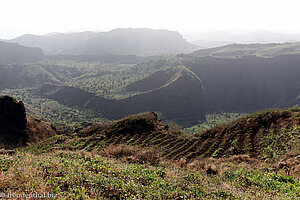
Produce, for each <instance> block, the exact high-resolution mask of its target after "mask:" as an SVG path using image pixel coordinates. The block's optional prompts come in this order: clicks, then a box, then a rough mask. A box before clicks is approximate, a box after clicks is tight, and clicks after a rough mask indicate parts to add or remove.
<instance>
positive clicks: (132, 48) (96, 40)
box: [10, 28, 197, 56]
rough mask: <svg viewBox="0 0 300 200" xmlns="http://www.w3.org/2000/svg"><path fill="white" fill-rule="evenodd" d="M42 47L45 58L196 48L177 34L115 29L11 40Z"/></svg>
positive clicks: (163, 52)
mask: <svg viewBox="0 0 300 200" xmlns="http://www.w3.org/2000/svg"><path fill="white" fill-rule="evenodd" d="M10 41H11V42H16V43H18V44H21V45H26V46H30V47H40V48H42V49H43V50H44V52H45V53H46V54H68V55H96V54H103V53H110V54H119V55H141V56H151V55H159V54H174V53H183V52H188V51H191V50H195V49H196V48H197V46H196V45H193V44H190V43H188V42H186V41H185V40H184V39H183V37H182V36H181V35H180V34H179V33H178V32H174V31H167V30H152V29H130V28H129V29H114V30H111V31H109V32H81V33H70V34H53V35H43V36H37V35H24V36H21V37H19V38H15V39H12V40H10Z"/></svg>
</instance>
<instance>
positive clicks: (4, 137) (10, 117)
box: [0, 96, 28, 148]
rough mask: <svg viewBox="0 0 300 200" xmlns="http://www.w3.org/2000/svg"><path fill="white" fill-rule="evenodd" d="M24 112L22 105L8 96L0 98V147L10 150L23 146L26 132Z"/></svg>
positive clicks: (26, 135) (26, 136)
mask: <svg viewBox="0 0 300 200" xmlns="http://www.w3.org/2000/svg"><path fill="white" fill-rule="evenodd" d="M26 122H27V120H26V112H25V107H24V104H23V103H22V102H21V101H20V102H18V101H17V100H15V99H14V98H12V97H9V96H0V145H1V146H2V147H5V148H12V147H16V146H21V145H24V144H25V143H26V141H27V138H28V134H27V131H26Z"/></svg>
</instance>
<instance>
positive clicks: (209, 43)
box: [192, 30, 300, 48]
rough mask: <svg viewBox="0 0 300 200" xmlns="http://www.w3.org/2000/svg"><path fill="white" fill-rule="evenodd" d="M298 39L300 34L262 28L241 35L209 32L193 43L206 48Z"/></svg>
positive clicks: (299, 39)
mask: <svg viewBox="0 0 300 200" xmlns="http://www.w3.org/2000/svg"><path fill="white" fill-rule="evenodd" d="M297 41H300V34H281V33H274V32H271V31H265V30H260V31H256V32H252V33H247V34H240V35H234V34H229V33H227V32H225V31H214V32H208V33H205V34H203V35H200V36H198V37H197V39H195V40H194V41H192V43H194V44H197V45H199V46H203V47H206V48H212V47H219V46H223V45H227V44H232V43H238V44H252V43H285V42H297Z"/></svg>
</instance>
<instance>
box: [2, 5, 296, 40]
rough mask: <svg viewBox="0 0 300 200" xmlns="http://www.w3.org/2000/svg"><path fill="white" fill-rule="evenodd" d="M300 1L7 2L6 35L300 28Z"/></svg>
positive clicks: (292, 29)
mask: <svg viewBox="0 0 300 200" xmlns="http://www.w3.org/2000/svg"><path fill="white" fill-rule="evenodd" d="M299 8H300V1H299V0H184V1H183V0H180V1H179V0H147V1H146V0H106V1H103V0H2V1H0V38H10V37H13V36H19V35H22V34H25V33H33V34H45V33H51V32H72V31H83V30H94V31H104V30H110V29H113V28H128V27H132V28H141V27H142V28H155V29H169V30H176V31H179V32H181V33H183V34H185V35H189V34H190V33H191V32H192V31H198V32H207V31H211V30H245V31H252V30H262V29H263V30H273V31H274V30H275V31H277V32H278V31H285V32H300V23H299V19H300V12H299Z"/></svg>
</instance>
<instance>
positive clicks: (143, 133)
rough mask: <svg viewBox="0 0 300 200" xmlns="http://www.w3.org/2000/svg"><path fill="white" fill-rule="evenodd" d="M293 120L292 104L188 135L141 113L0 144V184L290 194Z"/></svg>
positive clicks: (297, 122)
mask: <svg viewBox="0 0 300 200" xmlns="http://www.w3.org/2000/svg"><path fill="white" fill-rule="evenodd" d="M33 120H34V121H36V122H37V123H38V120H36V119H33ZM299 127H300V108H296V107H295V108H291V109H286V110H272V111H263V112H259V113H255V114H251V115H248V116H245V117H242V118H240V119H238V120H235V121H233V122H231V123H228V124H224V125H220V126H218V127H216V128H213V129H209V130H207V131H204V132H201V133H198V134H196V135H194V136H192V137H191V136H185V135H180V132H176V131H174V130H172V129H169V127H168V126H165V125H164V124H163V123H162V122H161V121H160V120H159V119H158V116H157V115H156V114H155V113H153V112H151V113H150V112H149V113H140V114H137V115H131V116H128V117H125V118H123V119H120V120H117V121H114V122H110V123H97V124H94V125H92V126H89V127H87V128H83V129H77V130H76V131H75V132H73V133H72V134H62V135H55V136H53V137H51V138H49V139H47V140H44V141H41V142H39V143H36V144H32V145H29V146H27V147H23V148H18V149H16V151H6V150H1V151H0V152H1V153H0V161H1V165H0V171H2V172H4V173H3V178H5V179H6V178H8V177H10V179H6V180H9V181H5V182H0V183H1V184H0V189H1V190H2V191H4V193H8V191H10V192H12V191H13V192H21V191H25V190H30V191H33V192H37V193H43V192H49V194H51V195H54V196H59V197H58V198H59V199H65V198H68V199H80V198H81V199H88V198H97V199H99V198H100V199H126V198H128V197H130V198H141V199H153V197H155V198H157V199H160V198H161V199H235V198H239V199H249V198H250V199H253V198H258V199H270V198H272V199H296V198H298V197H299V191H300V182H299V177H300V174H299V172H300V169H299V164H300V159H299V156H298V153H299V148H300V147H299V144H300V143H299V140H300V138H299V133H300V129H299ZM241 153H247V154H250V155H251V156H249V155H240V154H241ZM232 155H233V156H232ZM211 157H213V158H211ZM217 157H222V158H217ZM279 160H281V162H279V163H278V164H276V163H277V161H279ZM274 164H276V165H274ZM274 166H275V167H274ZM18 174H19V176H17V175H18ZM31 177H35V179H32V178H31ZM24 183H28V184H24ZM4 195H6V194H4Z"/></svg>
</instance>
